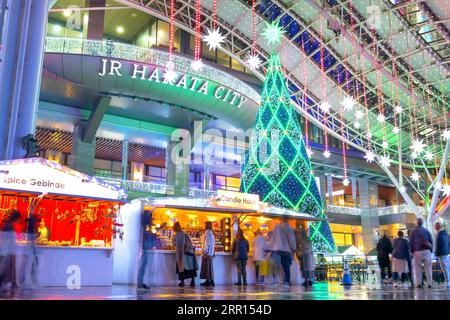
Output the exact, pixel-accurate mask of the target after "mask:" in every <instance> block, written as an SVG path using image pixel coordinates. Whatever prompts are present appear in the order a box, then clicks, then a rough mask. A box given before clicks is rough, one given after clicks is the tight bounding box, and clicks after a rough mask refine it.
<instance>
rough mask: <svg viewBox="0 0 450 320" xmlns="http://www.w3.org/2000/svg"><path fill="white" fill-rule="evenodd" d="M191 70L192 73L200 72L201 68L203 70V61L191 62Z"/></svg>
mask: <svg viewBox="0 0 450 320" xmlns="http://www.w3.org/2000/svg"><path fill="white" fill-rule="evenodd" d="M191 68H192V70H194V71H200V70H202V68H203V61H202V60H201V59H198V60H194V61H192V63H191Z"/></svg>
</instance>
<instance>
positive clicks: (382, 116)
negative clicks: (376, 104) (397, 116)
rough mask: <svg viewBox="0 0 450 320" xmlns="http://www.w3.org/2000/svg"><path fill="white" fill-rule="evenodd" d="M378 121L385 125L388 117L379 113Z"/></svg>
mask: <svg viewBox="0 0 450 320" xmlns="http://www.w3.org/2000/svg"><path fill="white" fill-rule="evenodd" d="M377 120H378V122H379V123H383V122H384V121H385V120H386V117H385V116H384V114H382V113H379V114H378V115H377Z"/></svg>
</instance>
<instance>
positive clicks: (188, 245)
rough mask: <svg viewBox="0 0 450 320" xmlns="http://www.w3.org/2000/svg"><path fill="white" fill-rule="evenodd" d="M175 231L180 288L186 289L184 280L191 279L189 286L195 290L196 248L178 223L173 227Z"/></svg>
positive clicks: (176, 261)
mask: <svg viewBox="0 0 450 320" xmlns="http://www.w3.org/2000/svg"><path fill="white" fill-rule="evenodd" d="M173 231H175V239H174V240H175V248H176V250H175V263H176V272H177V274H178V279H179V280H180V283H179V284H178V286H179V287H184V280H186V279H191V283H190V285H189V286H190V287H192V288H193V287H195V277H196V276H197V270H198V266H197V259H196V258H195V247H194V245H193V244H192V241H191V238H190V237H189V235H188V234H187V233H186V232H183V230H181V225H180V223H179V222H178V221H177V222H175V224H174V225H173Z"/></svg>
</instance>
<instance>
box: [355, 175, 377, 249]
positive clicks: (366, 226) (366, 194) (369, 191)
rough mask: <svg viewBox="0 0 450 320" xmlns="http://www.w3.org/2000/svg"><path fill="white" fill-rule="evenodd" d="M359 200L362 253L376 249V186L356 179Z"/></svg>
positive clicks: (365, 180) (364, 180) (366, 180)
mask: <svg viewBox="0 0 450 320" xmlns="http://www.w3.org/2000/svg"><path fill="white" fill-rule="evenodd" d="M358 186H359V199H360V201H361V226H362V231H363V244H364V252H366V253H368V252H369V251H370V250H372V249H373V248H375V247H376V244H377V241H378V238H377V231H378V229H379V228H380V220H379V218H378V210H377V207H378V206H377V203H378V186H377V185H376V184H373V183H370V182H369V181H368V179H358Z"/></svg>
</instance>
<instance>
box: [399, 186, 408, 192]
mask: <svg viewBox="0 0 450 320" xmlns="http://www.w3.org/2000/svg"><path fill="white" fill-rule="evenodd" d="M398 191H400V192H403V193H404V192H406V187H405V186H400V188H398Z"/></svg>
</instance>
